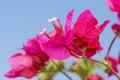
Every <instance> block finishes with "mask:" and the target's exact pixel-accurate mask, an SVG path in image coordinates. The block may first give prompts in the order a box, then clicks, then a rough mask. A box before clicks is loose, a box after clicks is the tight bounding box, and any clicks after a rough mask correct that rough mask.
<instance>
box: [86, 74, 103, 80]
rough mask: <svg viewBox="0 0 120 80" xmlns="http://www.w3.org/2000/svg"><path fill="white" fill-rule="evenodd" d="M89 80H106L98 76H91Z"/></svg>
mask: <svg viewBox="0 0 120 80" xmlns="http://www.w3.org/2000/svg"><path fill="white" fill-rule="evenodd" d="M87 80H104V79H103V77H102V76H100V75H98V74H90V75H89V76H88V77H87Z"/></svg>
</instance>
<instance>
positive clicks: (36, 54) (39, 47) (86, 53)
mask: <svg viewBox="0 0 120 80" xmlns="http://www.w3.org/2000/svg"><path fill="white" fill-rule="evenodd" d="M106 2H107V4H108V6H109V8H110V9H111V10H112V11H114V12H117V15H118V20H119V21H120V0H106ZM73 14H74V9H72V10H71V11H70V12H69V13H68V14H67V16H66V23H65V25H62V23H61V21H60V19H59V18H52V19H50V20H49V22H51V23H52V25H53V27H54V30H52V31H50V32H46V30H45V29H43V30H42V31H41V32H40V34H37V35H36V37H34V38H32V39H29V40H28V41H27V43H26V44H25V45H24V46H23V47H22V48H21V49H22V50H23V51H24V53H23V54H22V53H20V52H18V53H16V54H15V55H13V56H12V57H10V58H9V60H8V61H9V63H10V65H11V68H12V69H11V70H10V71H9V72H7V73H6V74H5V76H6V77H8V78H16V77H25V78H32V77H34V76H36V75H39V76H40V74H41V73H45V72H44V71H46V66H49V65H50V64H51V63H50V62H51V59H55V60H65V59H68V58H69V57H70V56H73V57H75V58H81V59H83V61H80V62H75V63H73V65H72V67H71V68H70V69H69V70H70V71H73V72H75V73H76V74H77V75H79V76H80V77H81V78H82V79H85V80H104V78H103V77H101V76H100V75H98V74H91V71H92V70H93V69H94V68H96V66H95V67H93V66H92V65H93V64H96V62H97V63H100V64H102V65H103V66H104V70H105V71H106V70H107V71H106V72H107V73H108V74H109V76H111V75H113V74H115V75H116V76H117V77H118V78H119V79H120V77H119V76H118V75H117V72H118V68H117V66H118V65H119V63H120V57H119V58H117V59H114V58H112V57H110V56H109V53H110V49H111V46H112V44H113V42H112V43H111V45H110V48H109V49H108V52H107V56H106V57H103V59H104V60H103V62H101V61H98V60H94V59H93V58H92V56H94V55H95V54H96V53H97V52H99V51H102V50H103V47H102V45H101V44H100V42H99V38H100V35H101V33H102V32H103V30H104V29H105V27H106V26H107V24H108V23H109V22H110V21H109V20H105V21H103V23H102V24H101V25H98V21H97V19H96V18H95V16H94V15H93V14H92V12H91V11H90V10H89V9H87V10H85V11H83V12H82V13H81V14H80V15H79V16H78V18H77V20H76V21H73V20H72V19H73ZM56 22H57V23H58V24H56ZM112 30H113V32H114V33H115V34H116V37H115V38H114V40H115V39H116V38H117V37H120V24H118V23H115V24H113V25H112ZM114 40H113V41H114ZM90 61H93V62H95V63H93V62H90ZM53 63H54V61H53ZM90 63H91V64H92V65H91V64H90ZM58 64H60V62H58ZM63 64H64V63H62V68H64V67H63ZM55 65H56V66H58V65H57V64H56V63H55ZM96 65H97V66H99V64H96ZM83 66H84V67H83ZM88 66H89V67H88ZM90 66H92V67H90ZM52 67H53V64H52ZM102 68H103V67H102ZM50 69H51V68H49V70H50ZM57 69H58V70H57ZM57 69H55V70H56V72H58V71H61V72H63V71H62V69H61V68H57ZM77 69H80V70H81V71H84V72H85V75H83V74H81V71H78V70H77ZM46 72H47V71H46ZM56 72H55V73H56ZM55 73H53V74H52V75H51V77H49V78H47V80H52V76H53V75H54V74H55ZM63 73H64V72H63ZM28 74H29V75H28ZM64 74H65V73H64ZM65 75H66V74H65ZM68 78H69V77H68ZM44 79H45V78H44ZM44 79H43V80H44Z"/></svg>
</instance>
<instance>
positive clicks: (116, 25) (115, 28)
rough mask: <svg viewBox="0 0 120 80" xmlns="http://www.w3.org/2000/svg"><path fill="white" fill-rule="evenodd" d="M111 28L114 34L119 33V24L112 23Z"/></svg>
mask: <svg viewBox="0 0 120 80" xmlns="http://www.w3.org/2000/svg"><path fill="white" fill-rule="evenodd" d="M112 30H113V32H114V33H115V34H116V35H119V34H120V24H113V25H112Z"/></svg>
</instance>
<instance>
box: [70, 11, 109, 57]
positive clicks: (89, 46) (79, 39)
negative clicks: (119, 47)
mask: <svg viewBox="0 0 120 80" xmlns="http://www.w3.org/2000/svg"><path fill="white" fill-rule="evenodd" d="M108 23H109V20H106V21H105V22H104V23H103V24H102V25H100V26H98V27H97V26H96V25H97V24H98V22H97V20H96V18H95V17H94V16H93V15H92V13H91V12H90V11H89V10H85V11H84V12H83V13H82V14H81V15H80V16H79V17H78V19H77V21H76V23H75V25H74V28H73V34H74V38H73V43H72V45H73V47H74V49H75V50H74V51H75V52H76V53H78V54H79V55H83V51H85V54H84V55H86V56H88V57H91V56H93V55H94V54H95V53H96V50H102V47H101V45H100V44H99V42H98V40H99V35H100V33H101V32H102V31H103V30H104V28H105V26H106V25H107V24H108Z"/></svg>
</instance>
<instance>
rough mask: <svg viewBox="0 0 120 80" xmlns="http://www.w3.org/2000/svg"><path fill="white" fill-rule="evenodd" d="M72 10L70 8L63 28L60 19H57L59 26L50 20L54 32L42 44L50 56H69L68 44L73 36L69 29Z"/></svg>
mask: <svg viewBox="0 0 120 80" xmlns="http://www.w3.org/2000/svg"><path fill="white" fill-rule="evenodd" d="M73 12H74V10H71V11H70V12H69V13H68V15H67V17H66V24H65V29H63V28H62V24H61V23H60V19H58V23H59V26H58V25H56V24H55V22H54V21H53V22H52V24H53V26H54V28H55V31H56V34H55V35H54V36H52V38H50V40H49V41H48V42H46V43H44V44H42V46H43V48H44V50H45V52H46V53H47V55H48V56H50V57H51V58H54V59H57V60H63V59H67V58H68V57H69V56H70V52H69V49H68V46H70V44H71V42H72V37H73V35H72V30H71V24H72V16H73ZM48 35H49V34H48Z"/></svg>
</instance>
